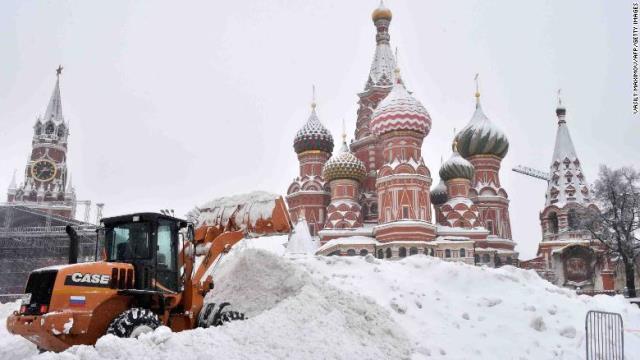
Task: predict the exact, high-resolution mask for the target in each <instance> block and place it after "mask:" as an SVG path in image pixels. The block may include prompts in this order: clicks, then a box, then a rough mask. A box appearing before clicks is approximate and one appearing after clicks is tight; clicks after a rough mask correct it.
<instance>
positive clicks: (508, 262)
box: [507, 256, 513, 265]
mask: <svg viewBox="0 0 640 360" xmlns="http://www.w3.org/2000/svg"><path fill="white" fill-rule="evenodd" d="M507 265H513V259H512V258H511V256H507Z"/></svg>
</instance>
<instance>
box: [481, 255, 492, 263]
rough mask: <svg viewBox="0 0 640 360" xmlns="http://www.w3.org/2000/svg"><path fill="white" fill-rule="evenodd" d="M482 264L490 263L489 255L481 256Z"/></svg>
mask: <svg viewBox="0 0 640 360" xmlns="http://www.w3.org/2000/svg"><path fill="white" fill-rule="evenodd" d="M482 262H483V263H488V262H491V256H489V254H484V255H482Z"/></svg>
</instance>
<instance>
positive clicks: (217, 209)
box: [194, 192, 292, 240]
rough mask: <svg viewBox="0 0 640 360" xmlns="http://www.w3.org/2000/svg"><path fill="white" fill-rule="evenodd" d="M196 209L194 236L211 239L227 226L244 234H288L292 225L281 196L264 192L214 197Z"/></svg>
mask: <svg viewBox="0 0 640 360" xmlns="http://www.w3.org/2000/svg"><path fill="white" fill-rule="evenodd" d="M196 210H197V211H194V212H195V213H196V214H197V215H195V216H194V217H195V219H194V221H195V223H196V228H197V230H196V239H203V240H205V239H211V240H213V239H214V238H216V237H217V236H218V235H220V234H221V233H222V232H223V231H224V230H225V229H228V230H229V229H230V228H231V229H234V228H235V229H239V230H243V231H244V232H245V233H246V234H247V235H248V236H263V235H274V234H288V233H289V232H290V231H291V228H292V225H291V219H290V217H289V211H288V210H287V206H286V204H285V202H284V199H283V198H282V196H280V195H274V194H269V193H266V192H253V193H249V194H244V195H236V196H230V197H223V198H218V199H215V200H213V201H210V202H209V203H206V204H204V205H203V206H201V207H198V208H197V209H196Z"/></svg>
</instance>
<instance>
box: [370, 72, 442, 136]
mask: <svg viewBox="0 0 640 360" xmlns="http://www.w3.org/2000/svg"><path fill="white" fill-rule="evenodd" d="M397 77H398V76H397ZM371 130H372V131H373V132H374V133H375V134H376V135H378V136H380V135H382V134H385V133H388V132H391V131H396V130H411V131H416V132H418V133H420V134H422V136H427V134H429V131H430V130H431V117H430V116H429V113H428V112H427V109H425V108H424V106H422V104H421V103H420V102H419V101H418V100H416V99H415V98H414V97H413V96H411V94H409V92H408V91H407V89H406V88H405V87H404V84H403V83H402V81H401V80H399V79H398V81H397V82H396V84H395V85H394V87H393V89H392V90H391V92H390V93H389V95H387V97H385V98H384V99H383V100H382V101H381V102H380V104H379V105H378V107H376V110H375V111H374V112H373V115H372V116H371Z"/></svg>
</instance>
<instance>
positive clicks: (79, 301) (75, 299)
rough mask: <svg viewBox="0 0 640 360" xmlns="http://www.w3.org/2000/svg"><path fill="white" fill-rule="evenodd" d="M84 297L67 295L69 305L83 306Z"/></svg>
mask: <svg viewBox="0 0 640 360" xmlns="http://www.w3.org/2000/svg"><path fill="white" fill-rule="evenodd" d="M85 303H86V298H85V297H84V296H75V295H72V296H69V305H71V306H84V304H85Z"/></svg>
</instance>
